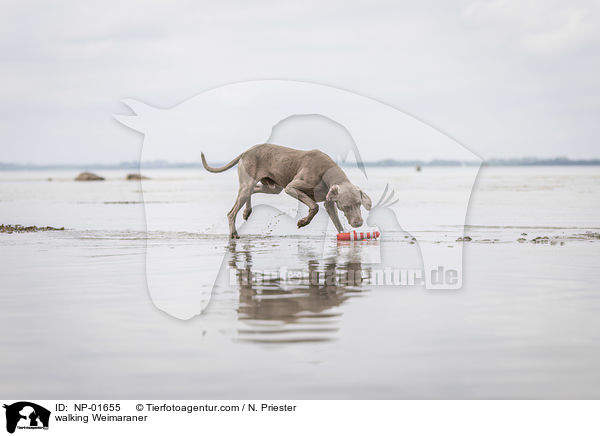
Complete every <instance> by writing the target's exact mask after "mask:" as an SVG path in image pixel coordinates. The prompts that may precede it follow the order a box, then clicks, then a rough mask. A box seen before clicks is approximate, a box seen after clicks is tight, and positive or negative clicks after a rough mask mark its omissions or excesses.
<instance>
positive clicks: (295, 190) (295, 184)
mask: <svg viewBox="0 0 600 436" xmlns="http://www.w3.org/2000/svg"><path fill="white" fill-rule="evenodd" d="M302 188H306V187H305V186H304V184H303V183H302V182H301V181H294V180H293V181H291V182H290V184H289V185H287V186H286V187H285V192H286V193H287V194H289V195H291V196H292V197H294V198H296V199H298V200H300V201H301V202H302V203H304V204H306V205H307V206H308V215H306V216H305V217H304V218H302V219H300V220H298V228H300V227H304V226H305V225H307V224H308V223H310V222H311V221H312V219H313V218H314V216H315V215H316V214H317V212H318V211H319V205H318V204H317V203H316V202H315V201H314V200H313V199H312V198H310V197H309V196H308V195H306V193H305V192H304V191H302Z"/></svg>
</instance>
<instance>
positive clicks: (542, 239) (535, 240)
mask: <svg viewBox="0 0 600 436" xmlns="http://www.w3.org/2000/svg"><path fill="white" fill-rule="evenodd" d="M549 241H550V238H548V236H538V237H537V238H533V239H532V240H531V242H533V243H534V244H547V243H548V242H549Z"/></svg>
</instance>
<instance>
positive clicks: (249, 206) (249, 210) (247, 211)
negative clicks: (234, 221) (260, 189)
mask: <svg viewBox="0 0 600 436" xmlns="http://www.w3.org/2000/svg"><path fill="white" fill-rule="evenodd" d="M255 188H256V187H255ZM251 213H252V194H250V197H248V201H247V202H246V208H245V209H244V213H243V214H242V217H243V218H244V220H247V219H248V217H250V214H251Z"/></svg>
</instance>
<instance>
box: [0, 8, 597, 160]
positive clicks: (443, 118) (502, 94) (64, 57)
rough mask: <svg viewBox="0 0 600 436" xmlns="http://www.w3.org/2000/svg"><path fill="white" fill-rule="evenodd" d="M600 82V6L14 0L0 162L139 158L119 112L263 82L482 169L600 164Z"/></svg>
mask: <svg viewBox="0 0 600 436" xmlns="http://www.w3.org/2000/svg"><path fill="white" fill-rule="evenodd" d="M598 71H600V2H598V1H589V0H588V1H577V0H575V1H570V2H560V1H554V0H547V1H539V0H519V1H513V0H492V1H467V0H464V1H427V0H425V1H420V2H415V1H407V2H404V1H389V2H386V1H384V2H381V1H380V2H372V1H352V0H349V1H316V0H308V1H303V2H275V1H273V2H270V1H255V2H242V1H226V2H208V1H206V2H203V1H169V2H151V1H139V2H124V1H103V2H98V3H91V2H90V3H88V2H77V1H56V2H52V3H49V2H27V1H24V2H5V3H3V6H2V14H1V15H0V83H2V86H0V140H1V144H2V145H1V148H0V162H14V163H34V164H54V163H116V162H121V161H134V160H137V159H138V158H139V155H140V147H141V145H142V139H143V138H142V136H141V135H140V134H139V133H137V132H134V131H133V130H131V129H128V128H127V127H125V126H124V125H122V124H120V123H119V122H118V121H116V120H115V119H114V118H113V114H130V113H131V111H130V109H129V108H128V107H126V106H125V105H124V104H122V103H121V102H120V101H121V100H123V99H125V98H134V99H137V100H140V101H143V102H145V103H147V104H149V105H152V106H155V107H158V108H170V107H173V106H176V105H178V104H180V103H182V102H184V101H186V100H188V99H190V98H191V97H194V96H196V95H198V94H199V93H202V92H203V91H205V90H208V89H212V88H215V87H217V86H221V85H225V84H229V83H234V82H239V81H247V80H258V79H286V80H300V81H308V82H314V83H319V84H324V85H330V86H334V87H336V88H341V89H344V90H348V91H351V92H353V93H356V94H360V95H364V96H367V97H370V98H373V99H376V100H378V101H381V102H383V103H386V104H388V105H391V106H393V107H394V108H397V109H399V110H401V111H403V112H405V113H407V114H410V115H412V116H414V117H416V118H417V119H419V120H422V121H424V122H425V123H427V124H428V125H429V126H433V127H434V128H436V129H439V130H440V131H442V132H444V133H446V134H448V135H450V136H451V137H453V138H455V139H456V140H457V141H459V142H460V143H462V144H464V145H465V146H467V147H468V148H469V149H470V150H472V151H473V152H475V153H476V154H478V155H479V156H481V157H482V158H484V159H489V158H494V157H499V158H510V157H524V156H537V157H556V156H566V157H570V158H578V159H580V158H600V141H599V139H598V138H599V137H600V135H599V134H600V122H598V120H599V119H600V74H598ZM248 145H251V144H248ZM392 147H395V145H390V156H392V155H393V153H394V152H395V150H393V149H392Z"/></svg>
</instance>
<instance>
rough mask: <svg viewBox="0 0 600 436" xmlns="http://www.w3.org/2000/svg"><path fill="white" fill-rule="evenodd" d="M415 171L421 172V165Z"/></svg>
mask: <svg viewBox="0 0 600 436" xmlns="http://www.w3.org/2000/svg"><path fill="white" fill-rule="evenodd" d="M415 170H417V172H418V173H419V172H421V165H417V167H416V168H415Z"/></svg>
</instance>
